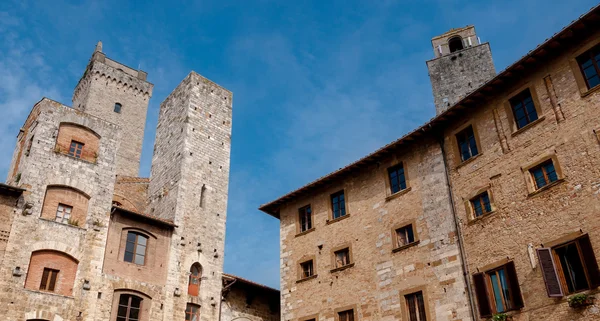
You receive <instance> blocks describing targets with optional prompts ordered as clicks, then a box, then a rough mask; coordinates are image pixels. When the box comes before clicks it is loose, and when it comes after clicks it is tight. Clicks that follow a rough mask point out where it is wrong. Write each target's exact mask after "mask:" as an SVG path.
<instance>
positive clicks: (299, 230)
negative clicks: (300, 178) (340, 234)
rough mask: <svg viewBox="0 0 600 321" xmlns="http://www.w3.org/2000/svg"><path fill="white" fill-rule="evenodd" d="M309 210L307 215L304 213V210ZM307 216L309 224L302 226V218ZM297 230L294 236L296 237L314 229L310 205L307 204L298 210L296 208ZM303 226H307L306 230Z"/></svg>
mask: <svg viewBox="0 0 600 321" xmlns="http://www.w3.org/2000/svg"><path fill="white" fill-rule="evenodd" d="M307 209H308V210H309V212H308V214H307V213H306V210H307ZM307 215H308V217H309V219H308V221H309V223H310V224H303V223H302V221H303V218H304V217H306V216H307ZM297 223H298V225H297V226H298V228H297V229H296V234H298V235H302V234H306V233H308V232H310V231H313V230H314V229H315V225H314V216H313V210H312V205H311V204H308V205H305V206H302V207H300V208H298V221H297ZM304 225H309V226H308V227H307V228H305V226H304Z"/></svg>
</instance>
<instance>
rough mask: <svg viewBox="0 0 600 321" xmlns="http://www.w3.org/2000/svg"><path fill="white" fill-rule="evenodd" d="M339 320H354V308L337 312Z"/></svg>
mask: <svg viewBox="0 0 600 321" xmlns="http://www.w3.org/2000/svg"><path fill="white" fill-rule="evenodd" d="M338 320H339V321H354V310H346V311H341V312H338Z"/></svg>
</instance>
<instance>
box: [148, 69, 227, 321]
mask: <svg viewBox="0 0 600 321" xmlns="http://www.w3.org/2000/svg"><path fill="white" fill-rule="evenodd" d="M231 99H232V94H231V92H230V91H228V90H226V89H224V88H222V87H220V86H218V85H217V84H215V83H213V82H211V81H210V80H208V79H206V78H204V77H202V76H200V75H199V74H197V73H195V72H191V73H190V74H189V75H188V76H187V77H186V78H185V79H184V80H183V81H182V82H181V83H180V84H179V86H178V87H177V88H176V89H175V90H174V91H173V92H172V93H171V94H170V95H169V96H168V97H167V98H166V99H165V101H163V102H162V103H161V105H160V114H159V119H158V126H157V129H156V140H155V145H154V155H153V158H152V170H151V178H150V187H149V195H150V212H151V214H152V215H154V216H156V217H159V218H161V219H164V220H172V221H173V222H174V224H175V225H177V228H175V230H174V232H173V233H174V234H173V237H172V239H171V249H170V252H169V260H168V261H169V266H168V278H167V287H166V292H167V295H168V296H172V299H168V300H166V304H165V316H167V318H168V319H169V320H184V318H185V316H184V312H185V307H186V304H188V303H190V304H196V305H199V306H200V309H201V312H200V315H201V320H207V321H208V320H217V319H218V316H219V302H220V297H221V289H222V271H223V251H224V246H225V219H226V211H227V188H228V180H229V154H230V141H231V116H232V112H231V106H232V105H231ZM195 263H199V264H200V266H201V273H202V283H201V286H200V295H199V296H197V297H195V296H189V295H188V293H187V292H186V291H185V289H181V285H183V284H187V281H188V276H189V274H190V268H191V267H192V265H194V264H195Z"/></svg>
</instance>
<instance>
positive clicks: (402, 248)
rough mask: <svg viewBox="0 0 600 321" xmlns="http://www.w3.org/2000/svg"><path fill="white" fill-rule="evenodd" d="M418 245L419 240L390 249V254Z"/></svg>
mask: <svg viewBox="0 0 600 321" xmlns="http://www.w3.org/2000/svg"><path fill="white" fill-rule="evenodd" d="M419 243H421V240H417V241H414V242H412V243H408V244H406V245H403V246H400V247H397V248H394V249H392V253H396V252H400V251H402V250H405V249H407V248H409V247H413V246H415V245H418V244H419Z"/></svg>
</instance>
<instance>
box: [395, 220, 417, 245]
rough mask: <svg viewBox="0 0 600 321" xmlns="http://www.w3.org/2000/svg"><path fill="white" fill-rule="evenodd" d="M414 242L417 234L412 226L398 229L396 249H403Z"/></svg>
mask: <svg viewBox="0 0 600 321" xmlns="http://www.w3.org/2000/svg"><path fill="white" fill-rule="evenodd" d="M414 242H415V233H414V230H413V225H412V224H409V225H406V226H403V227H401V228H399V229H396V248H401V247H403V246H406V245H409V244H411V243H414Z"/></svg>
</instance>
